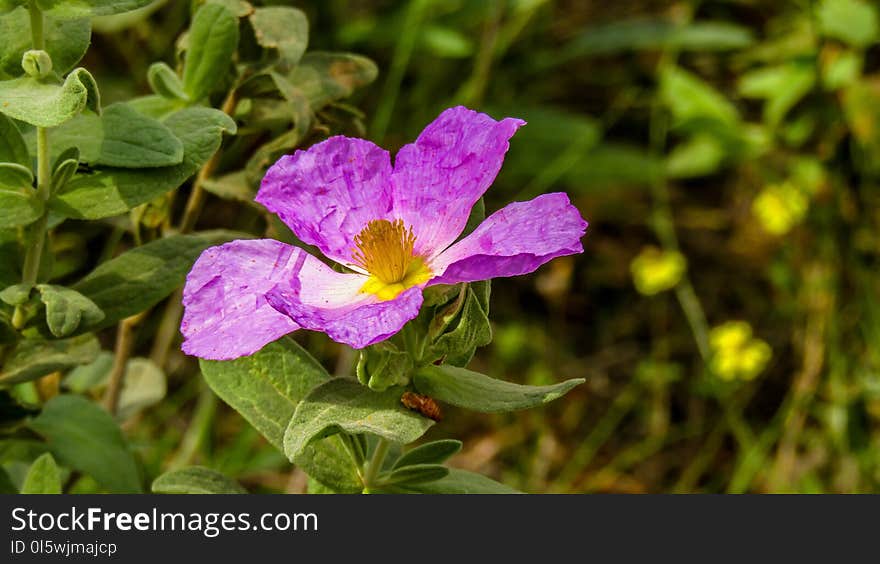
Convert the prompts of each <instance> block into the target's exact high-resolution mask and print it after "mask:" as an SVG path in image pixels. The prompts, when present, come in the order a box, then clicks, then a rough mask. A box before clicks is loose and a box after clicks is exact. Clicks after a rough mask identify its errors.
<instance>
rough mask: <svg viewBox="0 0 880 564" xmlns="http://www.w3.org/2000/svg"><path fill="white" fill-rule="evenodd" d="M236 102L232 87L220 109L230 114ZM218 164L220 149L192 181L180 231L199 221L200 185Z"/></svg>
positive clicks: (202, 189)
mask: <svg viewBox="0 0 880 564" xmlns="http://www.w3.org/2000/svg"><path fill="white" fill-rule="evenodd" d="M237 103H238V94H237V93H236V90H235V88H233V89H232V90H230V91H229V94H227V95H226V99H225V100H224V101H223V105H222V106H221V107H220V111H222V112H223V113H225V114H226V115H232V112H233V111H235V105H236V104H237ZM218 164H220V149H217V152H215V153H214V154H213V155H212V156H211V158H210V159H208V162H206V163H205V164H204V166H202V169H201V170H200V171H199V174H198V175H197V176H196V179H195V180H194V181H193V186H192V191H191V192H190V194H189V199H188V200H187V201H186V209H184V211H183V217H182V218H181V220H180V232H181V233H190V232H191V231H192V230H193V229H195V227H196V223H197V222H198V221H199V216H200V215H201V214H202V206H203V205H204V204H205V189H204V188H202V185H203V184H204V183H205V180H207V179H208V178H210V177H211V175H213V174H214V171H215V170H216V169H217V165H218Z"/></svg>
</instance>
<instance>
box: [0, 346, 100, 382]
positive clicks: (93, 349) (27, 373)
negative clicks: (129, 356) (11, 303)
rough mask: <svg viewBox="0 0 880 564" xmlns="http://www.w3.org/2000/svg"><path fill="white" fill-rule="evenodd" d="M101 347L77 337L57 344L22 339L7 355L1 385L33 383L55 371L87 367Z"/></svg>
mask: <svg viewBox="0 0 880 564" xmlns="http://www.w3.org/2000/svg"><path fill="white" fill-rule="evenodd" d="M100 350H101V346H100V344H99V343H98V340H97V339H96V338H95V336H94V335H91V334H88V335H80V336H78V337H71V338H69V339H61V340H57V341H43V340H37V339H23V340H21V341H19V342H18V343H17V344H16V345H15V347H14V348H13V349H12V350H11V351H10V352H9V354H8V356H7V357H6V361H5V363H4V365H3V371H2V372H0V384H3V385H9V384H17V383H19V382H27V381H28V380H36V379H37V378H40V377H42V376H45V375H46V374H49V373H50V372H55V371H56V370H66V369H68V368H72V367H74V366H77V365H80V364H88V363H90V362H92V361H93V360H95V357H97V356H98V352H100Z"/></svg>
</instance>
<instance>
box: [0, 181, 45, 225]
mask: <svg viewBox="0 0 880 564" xmlns="http://www.w3.org/2000/svg"><path fill="white" fill-rule="evenodd" d="M43 207H44V206H43V202H42V201H41V200H40V199H39V198H37V194H36V192H35V191H34V190H33V189H32V188H30V187H28V188H7V187H5V186H2V185H0V229H10V228H13V227H20V226H23V225H29V224H31V223H33V222H34V221H36V220H37V219H39V218H40V216H41V215H43Z"/></svg>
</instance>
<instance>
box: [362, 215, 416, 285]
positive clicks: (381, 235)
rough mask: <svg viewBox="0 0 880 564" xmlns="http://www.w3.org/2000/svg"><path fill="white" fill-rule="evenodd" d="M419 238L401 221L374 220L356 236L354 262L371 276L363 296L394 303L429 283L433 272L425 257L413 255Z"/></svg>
mask: <svg viewBox="0 0 880 564" xmlns="http://www.w3.org/2000/svg"><path fill="white" fill-rule="evenodd" d="M415 242H416V236H415V235H413V232H412V227H410V228H407V227H406V226H404V224H403V221H402V220H400V219H398V220H396V221H394V222H391V221H388V220H387V219H374V220H373V221H371V222H369V223H368V224H367V226H366V227H364V229H363V230H362V231H361V232H360V233H359V234H358V235H356V236H355V238H354V243H355V245H357V248H356V249H353V253H352V259H353V260H354V263H355V264H357V265H358V266H360V267H362V268H363V269H364V270H366V271H367V272H369V273H370V278H369V280H367V282H366V283H365V284H364V285H363V287H362V288H361V292H366V293H370V294H375V295H376V296H378V297H379V298H380V299H382V300H391V299H394V298H396V297H397V295H398V294H400V293H401V292H403V291H404V290H407V289H409V288H411V287H413V286H416V285H418V284H421V283H423V282H427V281H428V280H430V278H431V271H430V270H428V268H427V266H425V261H424V260H423V259H422V257H418V256H415V255H413V246H414V245H415Z"/></svg>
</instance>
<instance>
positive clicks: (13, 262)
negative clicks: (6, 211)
mask: <svg viewBox="0 0 880 564" xmlns="http://www.w3.org/2000/svg"><path fill="white" fill-rule="evenodd" d="M19 255H20V253H19V248H18V236H17V234H16V230H13V229H0V288H5V287H6V286H10V285H12V284H15V283H16V282H18V281H20V280H21V272H20V270H19V263H20V256H19ZM0 333H2V331H0Z"/></svg>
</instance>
